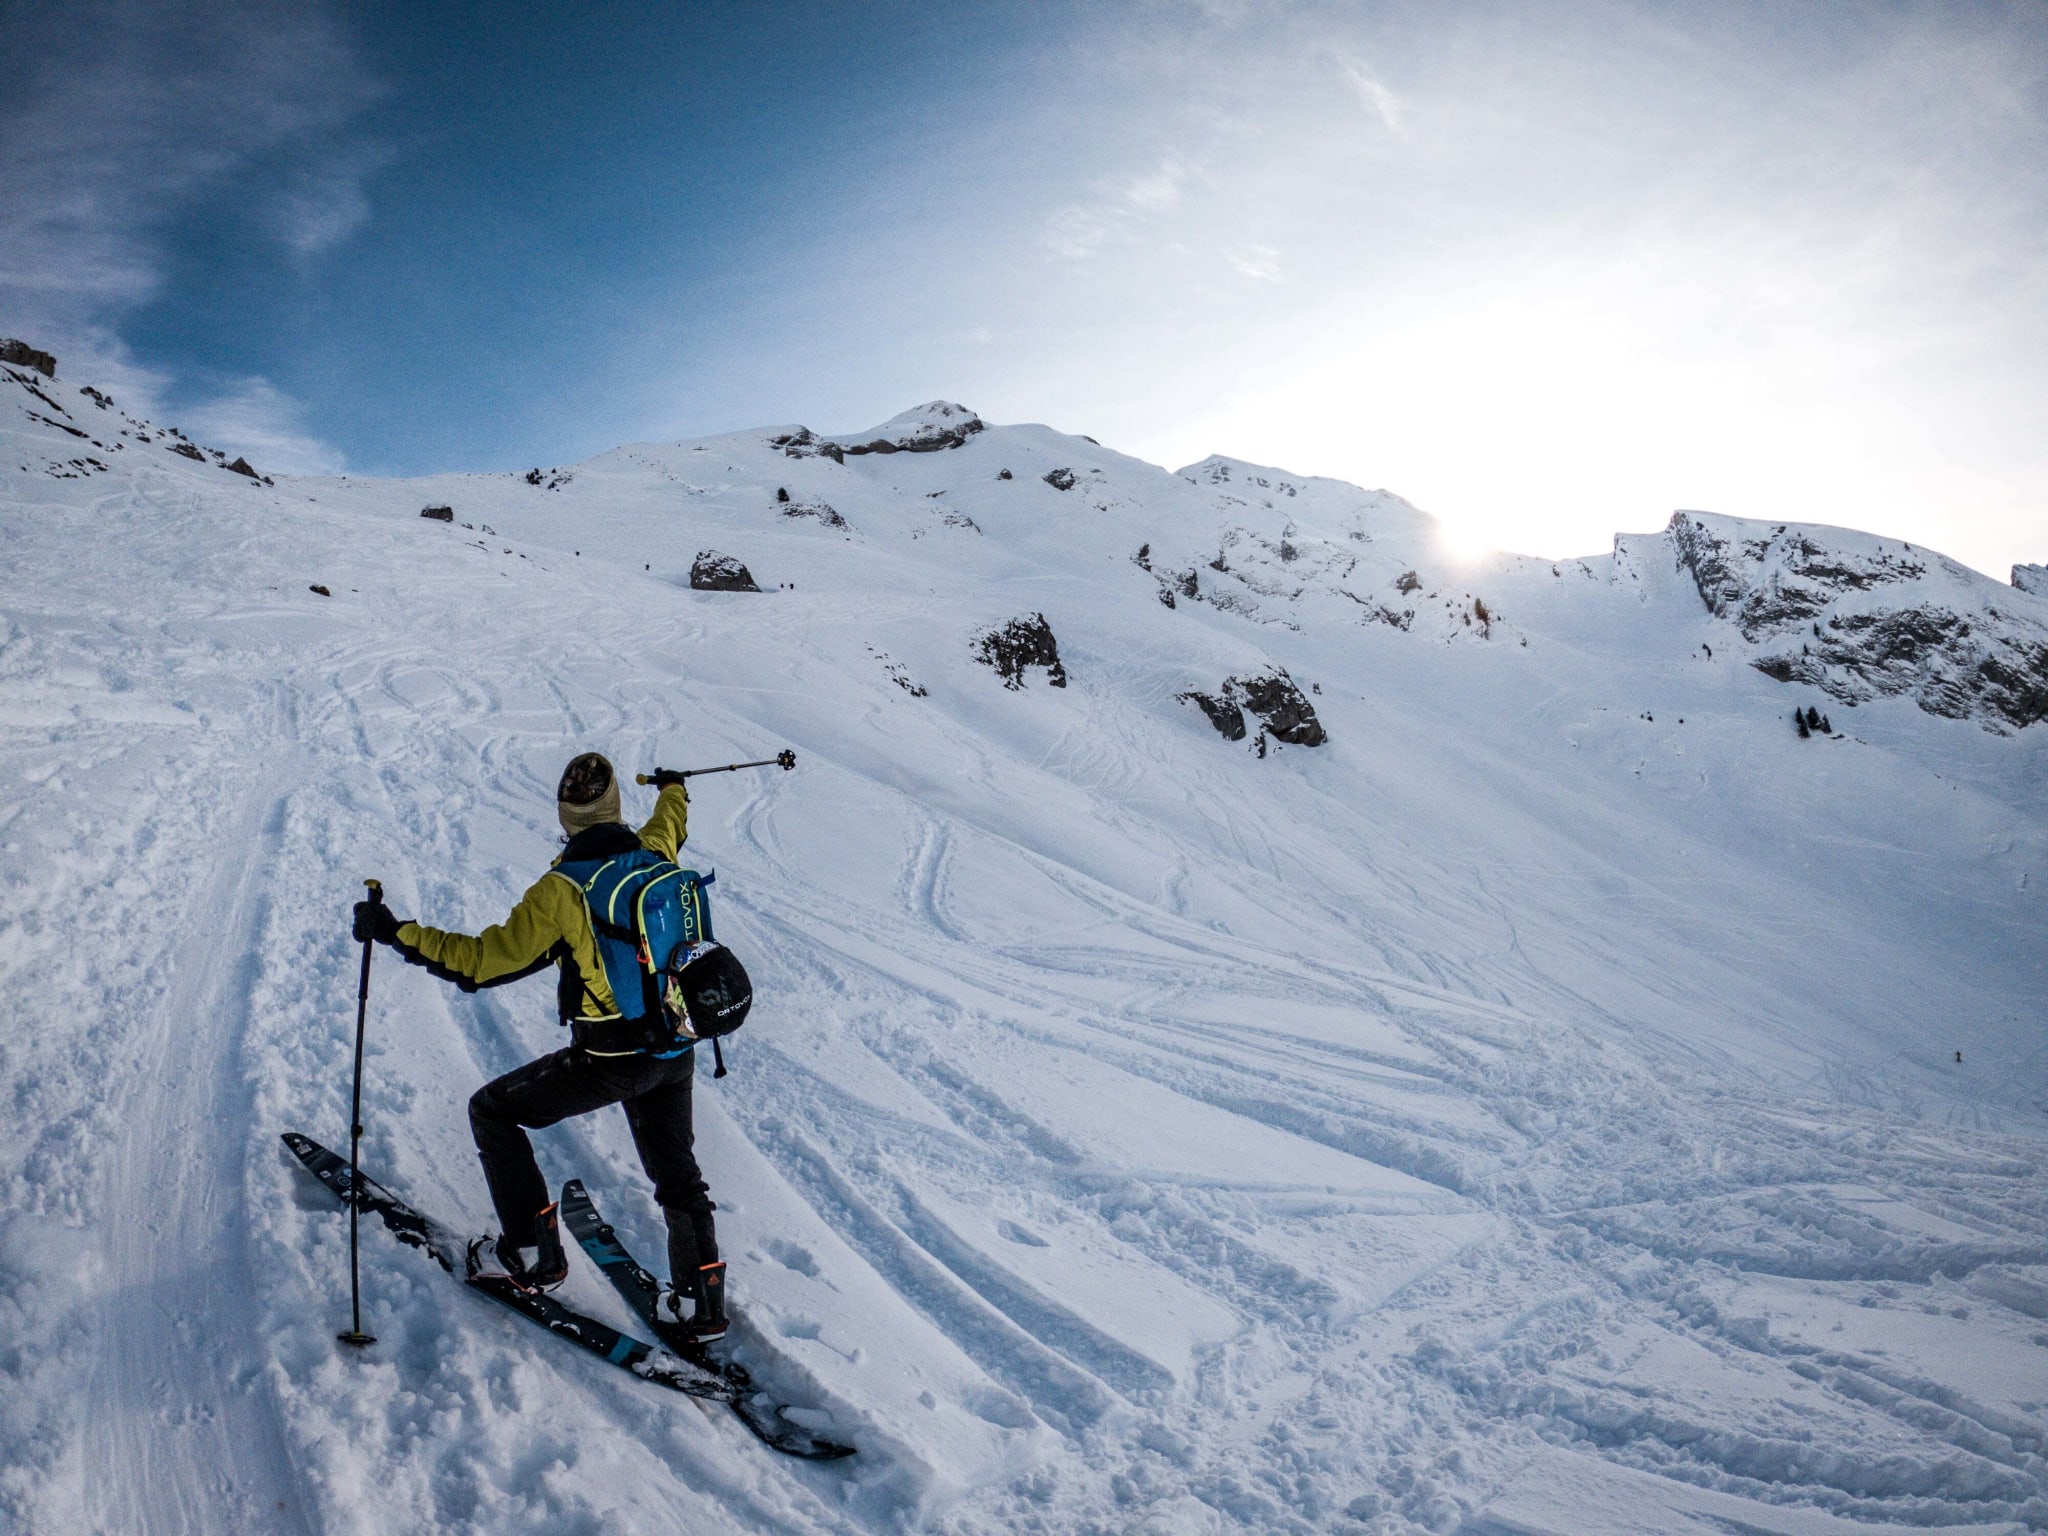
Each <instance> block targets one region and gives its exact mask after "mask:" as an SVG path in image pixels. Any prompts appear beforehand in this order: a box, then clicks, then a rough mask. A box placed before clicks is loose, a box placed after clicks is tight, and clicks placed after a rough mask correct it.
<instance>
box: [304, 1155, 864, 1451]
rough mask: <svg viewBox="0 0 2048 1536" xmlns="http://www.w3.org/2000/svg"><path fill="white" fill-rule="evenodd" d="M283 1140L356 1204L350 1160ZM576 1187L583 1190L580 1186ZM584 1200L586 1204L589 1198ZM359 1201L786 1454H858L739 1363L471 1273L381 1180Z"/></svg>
mask: <svg viewBox="0 0 2048 1536" xmlns="http://www.w3.org/2000/svg"><path fill="white" fill-rule="evenodd" d="M281 1139H282V1140H283V1142H284V1144H285V1145H286V1146H287V1147H289V1148H290V1149H291V1152H292V1155H293V1156H294V1157H296V1158H297V1159H298V1160H299V1161H300V1163H301V1164H303V1165H304V1166H305V1169H306V1171H307V1172H308V1173H310V1174H312V1176H313V1177H314V1178H316V1179H318V1180H319V1181H320V1182H321V1183H322V1184H324V1185H326V1186H327V1188H328V1189H329V1190H331V1191H332V1192H333V1193H334V1196H335V1198H336V1199H338V1200H340V1201H341V1203H342V1204H343V1205H344V1206H347V1205H348V1204H349V1203H350V1189H349V1166H348V1159H347V1158H345V1157H341V1156H338V1155H337V1154H335V1153H333V1152H331V1151H329V1150H328V1149H327V1148H326V1147H323V1146H321V1145H320V1143H319V1142H317V1141H314V1140H313V1139H312V1138H311V1137H309V1136H302V1135H300V1134H299V1133H298V1132H297V1131H286V1132H285V1133H284V1134H283V1137H282V1138H281ZM576 1188H578V1190H579V1191H580V1189H581V1186H580V1185H578V1186H576ZM584 1200H585V1203H586V1204H587V1203H588V1196H585V1197H584ZM355 1201H356V1204H357V1208H358V1209H359V1210H364V1211H371V1212H374V1213H375V1214H376V1215H377V1216H379V1217H380V1218H382V1220H383V1222H384V1225H385V1226H386V1227H388V1228H390V1229H391V1232H392V1235H393V1236H395V1237H396V1238H397V1239H398V1240H399V1241H400V1242H402V1243H404V1244H406V1245H407V1246H409V1247H413V1248H421V1249H424V1250H426V1252H427V1253H428V1254H429V1255H431V1256H432V1257H433V1259H434V1261H435V1262H436V1263H438V1264H439V1265H440V1266H441V1267H442V1268H443V1269H445V1270H447V1271H448V1272H449V1273H450V1274H451V1275H454V1276H456V1277H457V1278H458V1279H461V1280H462V1281H463V1283H464V1284H466V1285H468V1286H469V1287H470V1288H471V1289H472V1290H477V1291H481V1292H483V1293H484V1294H485V1295H486V1296H489V1297H490V1298H491V1299H492V1300H493V1301H497V1302H500V1303H502V1304H503V1305H505V1306H507V1307H510V1308H511V1309H512V1310H513V1311H515V1312H517V1313H519V1314H520V1316H522V1317H525V1318H528V1319H530V1320H531V1321H533V1322H535V1323H538V1324H539V1325H540V1326H541V1327H543V1328H545V1329H547V1330H548V1332H550V1333H552V1334H554V1335H556V1336H557V1337H558V1338H562V1339H566V1340H568V1341H569V1342H570V1343H572V1344H574V1345H576V1346H577V1347H578V1348H579V1349H583V1350H585V1351H587V1352H589V1353H590V1354H593V1355H596V1356H597V1357H598V1358H600V1359H602V1360H605V1361H607V1362H608V1363H610V1364H612V1365H616V1366H618V1367H619V1368H620V1369H621V1370H625V1371H630V1372H631V1373H632V1374H633V1375H635V1376H638V1377H639V1378H641V1380H643V1381H651V1382H653V1383H654V1384H655V1385H657V1386H662V1387H667V1388H668V1389H669V1390H670V1391H672V1392H680V1393H683V1394H684V1395H685V1396H688V1397H695V1398H702V1399H704V1400H706V1401H709V1402H719V1403H725V1404H727V1405H729V1406H730V1407H731V1408H732V1409H733V1411H734V1413H735V1414H736V1415H737V1416H738V1417H739V1419H740V1422H741V1423H743V1424H745V1425H746V1426H747V1428H748V1429H749V1430H751V1431H752V1432H753V1433H754V1434H755V1435H757V1436H758V1437H759V1438H760V1439H761V1441H762V1442H763V1443H764V1444H766V1445H769V1446H772V1447H773V1448H774V1449H776V1450H778V1451H781V1452H783V1453H784V1454H785V1455H790V1456H798V1457H803V1458H805V1459H807V1460H814V1461H825V1460H831V1459H833V1458H836V1457H840V1456H847V1455H851V1454H852V1452H853V1447H851V1446H846V1445H839V1444H837V1443H835V1442H833V1441H829V1440H820V1439H818V1438H817V1437H816V1436H814V1435H812V1434H811V1433H810V1432H809V1431H808V1430H805V1429H804V1428H802V1426H800V1425H798V1424H797V1423H795V1421H793V1420H790V1419H786V1418H784V1417H783V1415H782V1412H781V1407H780V1405H775V1404H766V1403H764V1402H763V1401H761V1400H760V1399H761V1395H760V1394H759V1393H756V1392H755V1391H754V1390H753V1389H752V1386H751V1383H750V1382H749V1381H748V1379H747V1377H746V1373H745V1372H744V1371H739V1373H738V1379H737V1380H734V1379H733V1377H732V1375H731V1374H730V1373H731V1372H732V1371H736V1370H738V1368H737V1367H721V1366H719V1365H718V1364H716V1363H714V1362H712V1361H710V1360H709V1359H705V1360H703V1361H698V1360H692V1359H690V1358H687V1357H686V1356H684V1355H681V1354H678V1353H676V1352H675V1351H673V1350H670V1349H666V1348H663V1347H661V1346H659V1345H655V1344H649V1343H648V1342H646V1341H645V1340H644V1339H637V1338H635V1337H633V1335H631V1334H629V1333H621V1332H620V1331H619V1330H618V1329H616V1328H614V1327H612V1326H611V1325H610V1324H608V1323H603V1322H600V1321H598V1320H597V1319H596V1318H594V1317H586V1316H585V1315H584V1314H583V1313H581V1312H578V1311H575V1310H574V1309H573V1308H570V1307H566V1306H564V1305H563V1304H562V1303H561V1302H559V1301H556V1300H555V1299H554V1298H553V1297H552V1296H550V1295H547V1294H546V1293H545V1292H540V1291H527V1290H522V1289H520V1288H519V1287H518V1286H516V1285H514V1284H512V1283H511V1282H510V1281H509V1280H504V1279H493V1278H490V1277H471V1276H469V1274H468V1259H467V1253H466V1251H465V1244H464V1241H463V1239H462V1238H461V1237H460V1236H459V1235H458V1234H457V1233H455V1232H453V1231H452V1230H450V1229H449V1228H448V1227H446V1226H444V1225H443V1224H441V1223H440V1222H437V1221H435V1220H434V1219H433V1218H432V1217H430V1216H427V1215H425V1214H424V1213H422V1212H420V1211H418V1210H415V1209H414V1208H413V1207H412V1206H411V1205H409V1204H407V1203H406V1202H405V1201H404V1200H401V1199H400V1198H399V1197H398V1196H397V1195H395V1194H393V1193H392V1192H391V1191H390V1190H388V1189H386V1188H385V1187H384V1186H383V1185H382V1184H379V1183H378V1182H377V1181H376V1180H374V1179H372V1178H369V1177H367V1176H359V1177H358V1179H357V1183H356V1194H355ZM606 1230H607V1231H609V1230H610V1229H609V1228H607V1229H606ZM607 1273H610V1271H607ZM650 1282H651V1277H650Z"/></svg>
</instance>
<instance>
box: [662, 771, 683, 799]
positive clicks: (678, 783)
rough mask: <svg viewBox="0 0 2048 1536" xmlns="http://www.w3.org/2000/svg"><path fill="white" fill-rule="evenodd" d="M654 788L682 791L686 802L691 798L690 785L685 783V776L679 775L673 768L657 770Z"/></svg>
mask: <svg viewBox="0 0 2048 1536" xmlns="http://www.w3.org/2000/svg"><path fill="white" fill-rule="evenodd" d="M654 787H655V788H656V789H680V790H681V791H682V792H683V798H684V799H685V800H687V799H689V798H690V787H689V785H688V784H686V783H684V781H683V775H681V774H680V773H677V772H676V771H675V769H673V768H657V769H655V770H654Z"/></svg>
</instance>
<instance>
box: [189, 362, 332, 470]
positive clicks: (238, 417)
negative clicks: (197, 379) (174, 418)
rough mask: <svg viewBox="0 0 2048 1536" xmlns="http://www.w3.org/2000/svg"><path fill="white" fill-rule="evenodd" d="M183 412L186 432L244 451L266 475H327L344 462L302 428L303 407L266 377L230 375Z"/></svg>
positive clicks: (330, 448) (232, 451) (231, 451)
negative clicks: (215, 391) (222, 384)
mask: <svg viewBox="0 0 2048 1536" xmlns="http://www.w3.org/2000/svg"><path fill="white" fill-rule="evenodd" d="M183 414H184V417H185V430H186V432H187V433H188V434H189V435H191V436H192V437H195V438H197V439H198V440H199V441H200V442H203V443H207V444H209V445H211V446H213V447H217V448H221V449H224V450H226V451H227V452H228V453H230V454H243V455H246V456H247V457H248V459H249V460H250V462H251V463H253V464H255V466H256V467H257V468H258V469H260V470H263V471H264V472H265V473H267V474H284V475H331V474H337V473H339V472H340V471H341V470H342V469H343V468H344V467H345V466H344V464H343V462H342V457H341V455H340V454H339V453H338V452H336V451H335V449H334V448H333V447H332V446H330V445H329V444H328V443H326V442H324V441H322V440H321V439H320V438H318V437H316V436H315V435H314V434H313V433H311V432H309V431H307V430H306V425H305V413H304V408H303V407H302V406H301V405H300V404H299V403H298V402H297V401H296V400H294V399H292V398H291V396H289V395H287V394H285V393H284V392H283V391H282V390H280V389H278V388H277V387H276V386H275V385H273V384H272V383H271V382H270V381H269V380H268V379H263V378H255V377H250V378H241V379H235V380H233V381H231V382H230V383H229V385H228V386H227V388H226V390H225V391H224V392H222V393H221V394H219V395H217V396H215V397H214V398H213V399H211V400H208V401H204V402H202V403H201V404H199V405H198V406H196V407H187V408H186V409H185V411H184V413H183Z"/></svg>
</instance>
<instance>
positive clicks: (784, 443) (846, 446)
mask: <svg viewBox="0 0 2048 1536" xmlns="http://www.w3.org/2000/svg"><path fill="white" fill-rule="evenodd" d="M986 426H987V424H986V423H985V422H983V421H982V419H981V418H980V417H979V416H977V415H975V414H974V412H972V411H970V410H968V409H967V407H966V406H964V405H955V404H954V403H953V402H952V401H950V400H933V401H930V402H929V403H927V404H925V405H920V406H918V407H917V408H916V409H915V410H909V411H905V412H904V413H903V414H902V415H901V416H894V417H891V418H890V419H889V420H888V421H885V422H883V423H882V424H881V425H880V426H879V427H876V428H874V429H873V430H872V431H868V432H856V433H854V434H853V436H852V437H851V438H850V439H839V440H834V439H832V438H826V437H820V436H818V434H817V433H815V432H813V431H812V430H811V429H810V428H809V427H798V428H797V429H796V430H795V431H794V432H785V433H783V434H782V435H781V436H779V437H772V438H770V439H769V442H770V443H772V444H773V445H774V446H775V447H777V448H780V449H781V450H782V451H783V453H784V454H786V455H787V456H788V457H790V458H792V459H809V458H829V459H832V460H834V461H835V462H837V463H840V464H844V463H845V462H846V461H847V459H848V458H849V457H852V456H857V455H860V454H864V453H937V452H939V451H940V450H942V449H946V448H958V447H960V446H961V445H963V444H964V443H965V442H966V441H967V439H969V438H970V437H972V436H974V434H975V433H977V432H981V431H984V430H986Z"/></svg>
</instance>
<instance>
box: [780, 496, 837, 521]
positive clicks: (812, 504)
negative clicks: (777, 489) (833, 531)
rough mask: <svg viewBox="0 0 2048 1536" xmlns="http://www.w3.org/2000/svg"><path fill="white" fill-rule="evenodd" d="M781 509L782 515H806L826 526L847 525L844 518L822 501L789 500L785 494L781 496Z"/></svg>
mask: <svg viewBox="0 0 2048 1536" xmlns="http://www.w3.org/2000/svg"><path fill="white" fill-rule="evenodd" d="M781 511H782V515H783V516H784V517H808V518H810V519H812V520H813V521H815V522H820V523H823V524H824V525H825V526H826V527H827V528H844V527H846V526H847V522H846V519H845V518H843V517H841V516H840V515H839V513H838V512H837V511H836V510H834V509H833V508H831V507H829V506H827V505H826V504H825V503H824V502H822V501H791V500H790V499H789V498H788V497H787V496H786V495H785V496H784V497H783V498H782V504H781Z"/></svg>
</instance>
